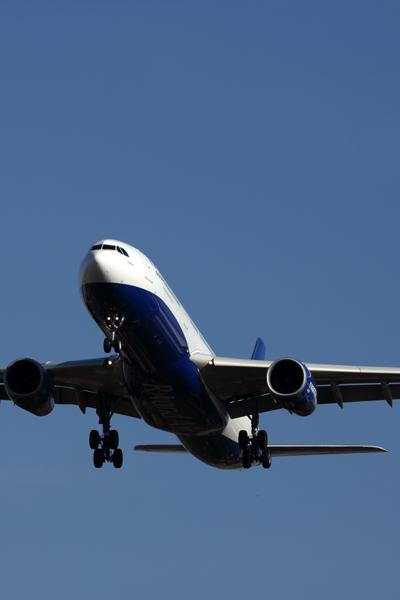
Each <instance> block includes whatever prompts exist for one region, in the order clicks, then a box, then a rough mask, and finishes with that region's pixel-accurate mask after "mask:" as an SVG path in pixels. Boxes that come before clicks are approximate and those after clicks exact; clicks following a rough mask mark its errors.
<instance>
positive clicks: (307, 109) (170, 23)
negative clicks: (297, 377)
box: [0, 0, 400, 600]
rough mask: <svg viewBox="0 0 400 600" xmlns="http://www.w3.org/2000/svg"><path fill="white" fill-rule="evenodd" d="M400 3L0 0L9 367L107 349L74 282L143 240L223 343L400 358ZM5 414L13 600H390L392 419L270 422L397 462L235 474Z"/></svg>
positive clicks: (328, 460) (299, 461)
mask: <svg viewBox="0 0 400 600" xmlns="http://www.w3.org/2000/svg"><path fill="white" fill-rule="evenodd" d="M399 17H400V5H399V4H398V3H396V2H369V1H365V0H364V1H362V2H356V1H350V2H319V1H315V2H307V1H305V2H285V1H284V2H267V1H263V2H261V1H254V2H238V1H235V0H229V1H224V2H221V1H218V0H217V1H213V2H209V1H205V2H183V1H182V2H177V1H174V0H171V1H169V2H161V1H160V2H152V1H150V2H127V1H115V2H105V1H98V2H88V1H82V0H81V1H80V2H75V1H69V2H64V1H61V2H40V1H38V2H22V1H18V0H17V1H14V2H10V1H8V0H5V1H3V2H2V3H1V6H0V81H1V84H0V85H1V87H0V89H1V93H0V206H1V213H0V216H1V224H2V227H1V235H0V252H1V273H2V277H1V281H2V293H1V315H2V326H1V339H2V342H1V346H0V364H2V365H7V364H8V363H9V362H11V361H12V360H13V359H15V358H18V357H22V356H28V357H32V358H35V359H36V360H39V361H46V360H53V361H61V360H70V359H81V358H90V357H96V356H101V355H102V334H101V332H100V331H99V330H98V329H97V328H96V326H95V324H94V323H93V322H92V321H91V319H90V317H89V315H88V314H87V313H86V311H85V308H84V306H83V304H82V302H81V300H80V298H79V292H78V284H77V273H78V268H79V264H80V261H81V259H82V258H83V256H84V254H85V252H86V251H87V249H88V248H89V247H90V245H92V244H93V243H94V242H96V241H97V240H99V239H101V238H103V237H113V238H117V239H120V240H123V241H125V242H126V243H129V244H132V245H133V246H136V247H138V248H140V249H141V250H142V251H143V252H144V253H145V254H147V255H148V256H149V257H150V258H151V259H152V260H153V262H154V263H155V264H156V265H157V266H158V268H159V269H160V270H161V272H162V273H163V275H164V277H165V278H166V279H167V281H168V282H169V284H170V286H171V287H172V288H173V290H174V291H175V293H176V294H177V296H178V297H179V298H180V300H181V301H182V303H183V304H184V306H185V308H186V309H187V311H188V312H189V314H190V315H191V317H192V318H193V320H194V321H195V323H196V324H197V326H198V327H199V329H200V330H201V331H202V332H203V334H204V336H205V337H206V338H207V340H208V341H209V343H210V344H211V346H212V348H213V349H214V351H215V352H216V353H217V354H219V355H222V356H234V357H250V355H251V351H252V348H253V346H254V342H255V339H256V338H257V337H258V336H261V337H262V338H263V339H264V341H265V344H266V346H267V358H268V359H277V358H280V357H282V356H293V357H295V358H297V359H299V360H302V361H306V362H321V363H339V364H363V365H376V366H379V365H386V366H400V342H399V338H400V311H399V298H400V286H399V274H400V242H399V222H400V195H399V192H400V182H399V175H400V169H399V159H400V138H399V134H400V118H399V115H400V113H399V106H400V97H399V95H400V94H399V91H400V88H399V58H400V56H399V45H400V36H399ZM113 424H114V426H115V427H116V428H117V429H118V430H119V432H120V439H121V447H122V448H123V450H124V466H123V468H122V469H121V470H120V471H117V470H115V469H113V468H112V467H111V466H110V465H105V466H104V467H103V469H101V470H95V469H94V468H93V466H92V452H91V451H90V449H89V446H88V434H89V430H90V429H92V428H93V427H96V425H97V418H96V415H95V413H94V412H93V411H92V412H90V411H89V412H88V413H87V414H86V416H83V415H82V414H81V413H80V411H79V409H78V408H76V407H56V409H55V410H54V411H53V413H52V414H51V415H49V416H48V417H44V418H37V417H34V416H32V415H30V414H28V413H26V412H24V411H22V410H20V409H19V408H17V407H14V406H13V405H12V404H11V403H10V402H3V403H2V404H1V407H0V457H1V458H0V515H1V516H0V519H1V548H2V550H1V559H0V581H1V589H2V595H3V597H4V598H7V599H10V600H19V599H26V598H40V599H41V600H47V599H53V598H55V597H57V598H58V599H59V600H64V599H69V598H76V597H85V598H97V599H100V600H102V599H106V598H107V599H108V598H110V597H113V598H121V599H124V598H132V597H137V598H141V599H142V600H150V599H153V598H163V599H165V600H169V599H171V600H172V599H173V600H180V599H183V598H184V599H185V600H186V599H188V598H189V599H193V600H200V599H203V598H230V599H232V600H239V599H240V600H241V599H243V598H244V597H246V598H250V597H256V596H257V597H262V598H271V599H273V600H283V599H285V600H286V599H288V598H296V599H297V600H303V599H306V598H307V599H309V598H317V597H319V598H321V597H323V598H325V599H326V600H331V599H332V600H333V599H335V600H336V599H337V598H344V599H346V600H347V599H357V600H359V599H360V598H362V599H363V600H370V599H374V600H375V599H376V598H378V597H382V598H387V599H392V598H393V599H394V598H395V599H397V598H398V597H399V594H400V581H399V570H398V564H399V537H400V531H399V529H400V523H399V505H400V486H399V473H400V446H399V430H400V402H396V403H395V406H394V407H393V409H390V408H389V407H388V406H387V405H386V403H385V402H381V403H370V404H369V405H367V404H365V405H364V404H358V405H356V406H345V407H344V409H343V410H340V408H339V407H337V406H329V407H319V408H318V409H317V411H316V413H315V414H314V415H312V416H311V417H308V418H299V417H296V416H290V415H289V414H288V413H283V412H278V411H277V413H275V414H271V415H263V416H262V426H263V427H264V428H265V429H267V430H268V432H269V437H270V441H271V443H276V444H279V443H289V444H290V443H293V444H297V443H298V444H301V443H311V444H313V443H314V444H318V443H321V444H323V443H327V444H334V443H339V444H340V443H344V444H351V443H353V444H377V445H382V446H384V447H386V448H387V449H388V450H389V453H388V454H386V455H377V456H374V455H371V456H349V457H346V456H339V457H315V458H312V457H310V458H293V459H290V458H281V459H275V460H274V461H273V465H272V468H271V470H270V471H269V472H265V471H264V470H262V469H251V471H250V472H235V473H226V472H222V471H218V470H214V469H212V468H210V467H207V466H205V465H203V464H202V463H200V462H198V461H196V460H195V459H194V458H192V457H190V456H166V455H160V456H157V455H145V454H144V455H142V454H138V453H134V452H133V446H134V445H135V444H141V443H163V442H167V443H168V442H170V443H173V442H174V439H173V437H172V436H168V435H167V434H163V433H161V432H157V431H155V430H152V429H150V428H149V427H147V426H146V425H145V424H144V423H142V422H140V421H137V420H129V419H128V418H118V417H115V419H114V422H113Z"/></svg>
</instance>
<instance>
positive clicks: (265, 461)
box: [261, 450, 272, 469]
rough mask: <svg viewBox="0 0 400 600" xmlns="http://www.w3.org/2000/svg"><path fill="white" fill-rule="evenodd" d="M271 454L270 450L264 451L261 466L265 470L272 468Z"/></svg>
mask: <svg viewBox="0 0 400 600" xmlns="http://www.w3.org/2000/svg"><path fill="white" fill-rule="evenodd" d="M271 462H272V459H271V452H270V451H269V450H263V451H262V454H261V464H262V466H263V467H264V469H269V468H270V466H271Z"/></svg>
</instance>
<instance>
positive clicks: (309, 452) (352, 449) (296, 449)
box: [268, 446, 387, 456]
mask: <svg viewBox="0 0 400 600" xmlns="http://www.w3.org/2000/svg"><path fill="white" fill-rule="evenodd" d="M268 450H269V451H270V452H271V456H314V455H315V456H317V455H322V454H363V453H365V452H387V450H385V449H384V448H380V447H379V446H268Z"/></svg>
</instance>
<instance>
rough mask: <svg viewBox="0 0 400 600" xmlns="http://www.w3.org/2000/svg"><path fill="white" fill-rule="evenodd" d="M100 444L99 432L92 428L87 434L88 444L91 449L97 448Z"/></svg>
mask: <svg viewBox="0 0 400 600" xmlns="http://www.w3.org/2000/svg"><path fill="white" fill-rule="evenodd" d="M99 444H100V434H99V432H98V431H97V429H93V430H92V431H91V432H90V434H89V446H90V447H91V449H92V450H97V448H98V447H99Z"/></svg>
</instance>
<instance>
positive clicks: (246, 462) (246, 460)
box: [242, 448, 251, 469]
mask: <svg viewBox="0 0 400 600" xmlns="http://www.w3.org/2000/svg"><path fill="white" fill-rule="evenodd" d="M242 460H243V468H244V469H250V467H251V453H250V450H249V449H248V448H246V450H243V455H242Z"/></svg>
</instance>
